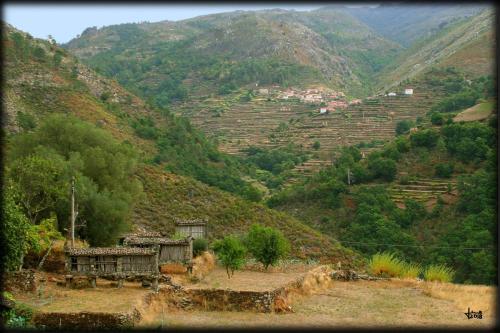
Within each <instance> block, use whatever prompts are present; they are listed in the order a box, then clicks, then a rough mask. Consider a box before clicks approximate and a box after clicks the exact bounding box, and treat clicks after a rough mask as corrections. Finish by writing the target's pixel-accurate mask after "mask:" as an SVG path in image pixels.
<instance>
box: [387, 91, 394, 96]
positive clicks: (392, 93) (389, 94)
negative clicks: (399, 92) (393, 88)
mask: <svg viewBox="0 0 500 333" xmlns="http://www.w3.org/2000/svg"><path fill="white" fill-rule="evenodd" d="M387 96H396V93H395V92H390V93H388V94H387Z"/></svg>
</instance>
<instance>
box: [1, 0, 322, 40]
mask: <svg viewBox="0 0 500 333" xmlns="http://www.w3.org/2000/svg"><path fill="white" fill-rule="evenodd" d="M324 5H326V3H323V4H321V3H320V4H314V3H310V4H290V5H286V4H283V3H277V4H272V3H270V4H232V5H231V4H224V3H222V4H215V3H214V4H210V3H202V4H198V5H195V4H191V5H181V4H179V3H177V4H172V5H167V4H165V5H162V4H157V5H152V4H149V5H138V4H137V5H136V4H127V5H110V4H106V5H90V4H89V5H56V4H51V5H47V4H45V5H44V4H40V5H37V4H24V5H22V4H15V3H10V4H9V3H8V2H7V3H5V5H4V8H3V9H4V17H3V19H4V20H5V21H7V23H9V24H11V25H13V26H14V27H16V28H18V29H20V30H23V31H26V32H29V33H30V34H31V35H32V36H34V37H38V38H47V36H48V35H52V36H53V37H54V38H55V40H56V41H57V42H58V43H65V42H68V41H69V40H70V39H71V38H73V37H76V35H78V34H80V33H82V31H83V30H84V29H85V28H88V27H92V26H97V27H99V28H100V27H102V26H106V25H112V24H119V23H133V22H141V21H149V22H158V21H163V20H171V21H177V20H182V19H186V18H191V17H195V16H200V15H207V14H213V13H220V12H230V11H235V10H259V9H266V8H283V9H295V10H300V11H302V10H312V9H316V8H319V7H321V6H324Z"/></svg>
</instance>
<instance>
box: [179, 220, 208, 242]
mask: <svg viewBox="0 0 500 333" xmlns="http://www.w3.org/2000/svg"><path fill="white" fill-rule="evenodd" d="M175 232H176V233H179V234H181V235H182V236H191V237H193V238H194V239H198V238H207V236H208V233H207V221H206V220H202V219H193V220H176V221H175Z"/></svg>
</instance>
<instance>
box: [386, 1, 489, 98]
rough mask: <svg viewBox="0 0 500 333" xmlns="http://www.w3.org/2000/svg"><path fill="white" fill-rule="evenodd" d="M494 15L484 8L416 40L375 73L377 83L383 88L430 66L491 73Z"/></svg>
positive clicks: (483, 73)
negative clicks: (377, 74) (475, 13)
mask: <svg viewBox="0 0 500 333" xmlns="http://www.w3.org/2000/svg"><path fill="white" fill-rule="evenodd" d="M494 19H495V13H494V10H492V9H484V10H482V11H481V12H480V13H478V14H477V15H474V16H472V17H468V18H462V19H457V20H455V21H454V22H453V23H450V24H448V25H446V26H445V27H443V28H442V29H441V30H439V32H437V33H435V34H433V35H431V36H430V37H427V38H422V39H420V40H418V41H416V42H415V43H414V44H413V45H411V46H410V47H409V48H408V49H407V50H405V51H403V52H401V53H400V55H399V56H398V57H396V58H395V59H394V61H393V62H392V63H391V64H390V65H388V66H387V67H385V68H384V69H383V70H382V71H381V72H380V73H379V76H378V78H377V81H378V82H379V83H378V85H379V86H380V87H381V90H386V89H388V88H389V87H391V86H394V85H396V84H399V83H400V82H403V81H404V80H406V79H409V78H412V77H415V76H416V75H417V74H419V73H423V72H424V71H425V70H428V69H429V68H431V67H432V66H438V67H439V66H440V67H443V66H455V67H457V68H459V69H461V70H463V71H464V72H465V73H466V74H467V75H468V76H469V77H471V78H473V77H478V76H481V75H491V74H493V72H494V64H495V56H494V52H495V44H496V41H495V37H494Z"/></svg>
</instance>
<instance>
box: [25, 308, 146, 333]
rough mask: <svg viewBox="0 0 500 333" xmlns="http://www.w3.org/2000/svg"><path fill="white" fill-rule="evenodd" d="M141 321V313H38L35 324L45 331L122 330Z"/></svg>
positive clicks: (35, 316)
mask: <svg viewBox="0 0 500 333" xmlns="http://www.w3.org/2000/svg"><path fill="white" fill-rule="evenodd" d="M140 319H141V315H140V313H139V311H137V310H134V311H133V312H130V313H102V312H77V313H60V312H38V313H36V314H35V315H34V316H33V321H32V322H33V324H34V325H35V326H36V327H37V328H44V329H71V330H77V329H117V328H119V329H122V328H131V327H133V326H134V324H135V323H136V322H138V321H139V320H140Z"/></svg>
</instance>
